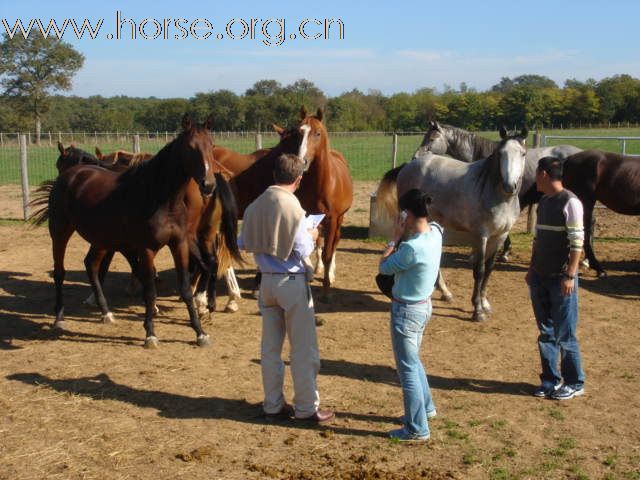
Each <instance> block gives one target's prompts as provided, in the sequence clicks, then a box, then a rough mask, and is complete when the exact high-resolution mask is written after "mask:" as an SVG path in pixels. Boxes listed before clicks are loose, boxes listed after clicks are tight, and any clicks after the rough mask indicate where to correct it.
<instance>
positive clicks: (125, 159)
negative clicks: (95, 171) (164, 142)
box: [96, 147, 153, 168]
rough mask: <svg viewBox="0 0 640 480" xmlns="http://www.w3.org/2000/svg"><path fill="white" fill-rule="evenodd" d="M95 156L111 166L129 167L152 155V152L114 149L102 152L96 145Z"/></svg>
mask: <svg viewBox="0 0 640 480" xmlns="http://www.w3.org/2000/svg"><path fill="white" fill-rule="evenodd" d="M96 157H97V158H98V160H100V161H101V162H103V163H106V164H108V165H111V166H113V167H123V168H129V167H133V166H134V165H137V164H138V163H140V162H144V161H146V160H149V159H150V158H151V157H153V154H152V153H146V152H140V153H132V152H127V151H126V150H116V151H115V152H112V153H108V154H106V155H105V154H103V153H102V152H101V151H100V149H99V148H98V147H96Z"/></svg>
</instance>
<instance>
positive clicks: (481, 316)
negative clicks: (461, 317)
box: [472, 312, 488, 322]
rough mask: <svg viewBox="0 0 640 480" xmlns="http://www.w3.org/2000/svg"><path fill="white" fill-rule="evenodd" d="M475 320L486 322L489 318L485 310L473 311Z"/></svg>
mask: <svg viewBox="0 0 640 480" xmlns="http://www.w3.org/2000/svg"><path fill="white" fill-rule="evenodd" d="M472 318H473V321H474V322H485V321H486V320H487V318H488V317H487V314H486V313H484V312H473V317H472Z"/></svg>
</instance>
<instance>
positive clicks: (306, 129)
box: [298, 125, 311, 170]
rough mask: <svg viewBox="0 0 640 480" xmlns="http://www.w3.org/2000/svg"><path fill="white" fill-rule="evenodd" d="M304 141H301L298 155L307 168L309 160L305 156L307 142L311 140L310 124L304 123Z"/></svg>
mask: <svg viewBox="0 0 640 480" xmlns="http://www.w3.org/2000/svg"><path fill="white" fill-rule="evenodd" d="M300 130H302V142H301V143H300V150H298V157H300V159H301V160H302V161H304V163H305V170H306V169H307V160H306V158H304V157H305V156H306V155H307V143H308V142H309V132H310V131H311V127H310V126H309V125H302V126H301V127H300Z"/></svg>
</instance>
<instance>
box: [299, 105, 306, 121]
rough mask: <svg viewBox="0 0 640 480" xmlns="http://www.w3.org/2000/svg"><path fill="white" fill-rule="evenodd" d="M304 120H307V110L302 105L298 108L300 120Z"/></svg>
mask: <svg viewBox="0 0 640 480" xmlns="http://www.w3.org/2000/svg"><path fill="white" fill-rule="evenodd" d="M305 118H307V109H306V108H304V105H302V106H301V107H300V120H304V119H305Z"/></svg>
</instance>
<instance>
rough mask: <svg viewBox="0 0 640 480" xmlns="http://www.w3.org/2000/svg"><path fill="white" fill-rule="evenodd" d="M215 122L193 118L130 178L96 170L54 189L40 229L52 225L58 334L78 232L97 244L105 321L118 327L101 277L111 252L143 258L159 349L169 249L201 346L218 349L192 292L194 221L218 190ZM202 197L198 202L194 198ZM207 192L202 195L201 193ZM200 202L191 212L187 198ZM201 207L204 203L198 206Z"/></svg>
mask: <svg viewBox="0 0 640 480" xmlns="http://www.w3.org/2000/svg"><path fill="white" fill-rule="evenodd" d="M209 126H210V122H209V121H207V122H206V124H205V125H203V126H194V125H192V123H191V121H190V120H189V119H188V118H187V117H185V118H184V119H183V123H182V127H183V131H182V132H181V133H180V135H178V137H177V138H176V139H175V140H173V141H171V142H170V143H168V144H167V145H166V146H165V147H164V148H162V150H160V152H158V154H157V155H156V156H155V157H153V158H152V159H151V160H148V161H147V162H143V163H141V164H140V165H138V166H137V167H134V168H130V169H128V170H126V171H124V172H113V171H110V170H106V169H104V168H100V167H96V166H85V165H77V166H74V167H71V168H69V169H68V170H66V171H65V172H63V173H62V174H61V175H59V176H58V178H57V179H56V180H55V182H54V183H53V186H52V188H51V191H50V194H49V201H48V205H47V207H46V208H45V209H43V210H42V211H41V212H38V213H37V214H36V216H35V219H36V223H40V224H41V223H44V222H45V221H47V220H48V221H49V234H50V236H51V240H52V250H53V260H54V272H53V277H54V281H55V286H56V306H55V315H56V320H55V323H54V327H57V328H63V326H64V305H63V297H62V286H63V282H64V277H65V269H64V256H65V251H66V246H67V243H68V241H69V238H70V237H71V235H72V234H73V233H74V232H75V231H78V233H79V234H80V235H81V236H82V237H83V238H84V239H85V240H86V241H87V242H89V243H90V244H91V248H90V250H89V253H88V254H87V256H86V257H85V267H86V270H87V274H88V275H89V280H90V282H91V286H92V288H93V292H94V295H95V297H96V299H97V300H98V304H99V306H100V309H101V311H102V318H103V320H104V321H107V322H109V321H112V319H113V314H112V313H111V312H110V311H109V308H108V306H107V303H106V300H105V298H104V295H103V293H102V286H101V285H100V281H99V278H98V270H99V267H100V264H101V262H102V259H103V258H104V257H105V256H106V255H107V254H108V252H110V251H127V252H137V253H138V255H139V258H140V264H139V266H138V271H137V272H135V273H136V274H137V276H138V277H139V278H140V279H141V280H142V283H143V289H144V298H145V307H146V308H145V321H144V326H145V330H146V340H145V346H147V347H155V346H157V345H158V339H157V337H156V335H155V332H154V327H153V316H154V313H155V302H156V287H155V282H154V278H153V277H154V267H153V260H154V258H155V256H156V254H157V252H158V250H160V248H162V247H163V246H165V245H168V246H169V248H170V249H171V254H172V256H173V259H174V263H175V268H176V273H177V276H178V287H179V292H180V296H181V298H182V300H183V301H184V303H185V304H186V306H187V309H188V312H189V319H190V322H191V326H192V328H193V329H194V331H195V332H196V339H197V344H198V345H199V346H204V345H208V344H209V343H210V340H209V336H208V335H207V334H206V333H205V332H204V331H203V330H202V326H201V325H200V319H199V318H198V314H197V312H196V307H195V303H194V299H193V294H192V292H191V288H190V286H189V268H188V267H189V254H190V252H191V253H194V252H193V248H192V246H191V245H190V242H189V236H188V225H189V221H190V220H189V219H190V217H192V216H193V215H194V212H197V213H196V214H199V213H200V212H201V209H202V196H201V195H200V193H201V194H202V195H211V193H212V192H213V190H214V188H215V176H214V171H213V169H212V168H211V167H210V165H211V163H212V161H213V143H212V141H211V136H210V134H209ZM194 188H195V191H196V193H197V194H198V195H191V194H190V192H193V190H194ZM198 190H199V192H198ZM197 196H200V207H199V208H195V207H197V206H192V207H191V208H187V198H188V197H191V198H194V199H195V198H197ZM196 203H197V201H196Z"/></svg>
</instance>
